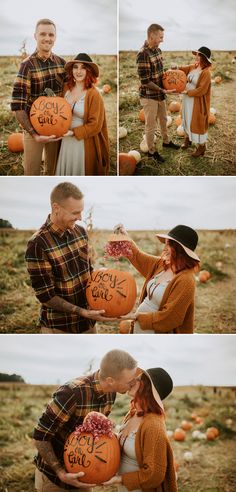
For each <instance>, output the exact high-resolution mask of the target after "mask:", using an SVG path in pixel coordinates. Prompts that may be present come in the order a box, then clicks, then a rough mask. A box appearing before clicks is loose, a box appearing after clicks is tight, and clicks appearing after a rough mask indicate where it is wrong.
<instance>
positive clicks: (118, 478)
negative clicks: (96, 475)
mask: <svg viewBox="0 0 236 492" xmlns="http://www.w3.org/2000/svg"><path fill="white" fill-rule="evenodd" d="M116 483H122V477H121V476H120V475H115V476H114V477H112V478H110V480H108V481H107V482H103V484H102V485H115V484H116Z"/></svg>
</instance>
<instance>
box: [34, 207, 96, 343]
mask: <svg viewBox="0 0 236 492" xmlns="http://www.w3.org/2000/svg"><path fill="white" fill-rule="evenodd" d="M25 257H26V261H27V269H28V272H29V275H30V279H31V283H32V287H33V289H34V291H35V294H36V297H37V299H38V300H39V301H40V302H41V311H40V319H39V322H40V324H41V325H43V326H46V327H47V328H54V329H57V330H61V331H63V332H66V333H82V332H84V331H87V330H88V329H89V328H91V327H92V326H93V325H94V324H95V321H93V320H89V319H86V318H82V317H81V316H78V315H75V314H71V313H65V312H59V311H55V310H54V309H52V308H49V307H47V306H46V305H45V303H46V302H48V301H49V300H50V299H51V298H52V297H54V296H59V297H62V298H63V299H65V300H66V301H68V302H70V303H72V304H74V305H76V306H79V307H83V308H87V307H88V304H87V300H86V293H85V289H86V284H87V281H88V279H89V277H90V273H91V270H92V268H91V264H90V259H89V254H88V237H87V234H86V231H85V230H84V229H83V228H82V227H80V226H78V225H76V226H75V228H74V229H73V230H69V229H68V230H66V231H63V232H62V231H61V230H60V229H59V228H58V227H57V226H56V225H55V224H53V223H52V222H51V220H50V216H48V218H47V221H46V222H45V224H43V225H42V226H41V228H40V229H39V230H38V231H37V232H36V233H35V234H34V235H33V236H32V237H31V238H30V240H29V242H28V245H27V250H26V255H25Z"/></svg>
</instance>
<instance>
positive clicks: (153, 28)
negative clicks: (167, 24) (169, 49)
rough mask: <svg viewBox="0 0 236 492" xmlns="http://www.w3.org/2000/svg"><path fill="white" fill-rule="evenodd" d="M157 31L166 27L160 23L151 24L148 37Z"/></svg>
mask: <svg viewBox="0 0 236 492" xmlns="http://www.w3.org/2000/svg"><path fill="white" fill-rule="evenodd" d="M157 31H164V28H163V27H162V26H160V24H151V25H150V26H149V27H148V29H147V35H148V37H149V36H150V34H152V33H154V32H157Z"/></svg>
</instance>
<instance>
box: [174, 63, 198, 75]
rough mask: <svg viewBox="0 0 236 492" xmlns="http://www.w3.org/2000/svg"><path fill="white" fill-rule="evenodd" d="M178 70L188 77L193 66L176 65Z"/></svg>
mask: <svg viewBox="0 0 236 492" xmlns="http://www.w3.org/2000/svg"><path fill="white" fill-rule="evenodd" d="M178 69H179V70H182V72H184V73H185V74H186V75H188V74H189V72H191V70H193V69H194V65H178Z"/></svg>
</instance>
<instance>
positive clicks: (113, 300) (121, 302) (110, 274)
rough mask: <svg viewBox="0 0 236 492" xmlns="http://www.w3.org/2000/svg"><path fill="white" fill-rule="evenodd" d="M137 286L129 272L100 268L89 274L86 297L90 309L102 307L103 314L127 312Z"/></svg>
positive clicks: (114, 314)
mask: <svg viewBox="0 0 236 492" xmlns="http://www.w3.org/2000/svg"><path fill="white" fill-rule="evenodd" d="M136 296H137V288H136V282H135V280H134V277H133V276H132V275H131V273H129V272H123V271H121V270H114V269H112V268H111V269H108V268H107V269H106V268H103V269H102V268H101V269H100V270H95V271H94V272H92V274H91V278H90V280H89V282H88V284H87V288H86V297H87V301H88V304H89V306H90V307H91V309H96V310H100V309H104V310H105V314H104V316H108V317H119V316H123V315H125V314H128V313H129V312H130V311H131V310H132V308H133V306H134V303H135V300H136Z"/></svg>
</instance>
